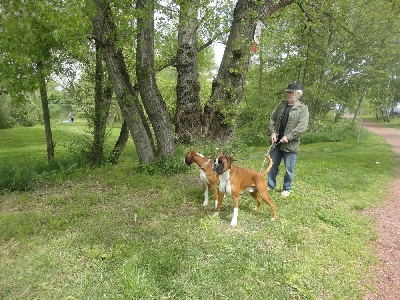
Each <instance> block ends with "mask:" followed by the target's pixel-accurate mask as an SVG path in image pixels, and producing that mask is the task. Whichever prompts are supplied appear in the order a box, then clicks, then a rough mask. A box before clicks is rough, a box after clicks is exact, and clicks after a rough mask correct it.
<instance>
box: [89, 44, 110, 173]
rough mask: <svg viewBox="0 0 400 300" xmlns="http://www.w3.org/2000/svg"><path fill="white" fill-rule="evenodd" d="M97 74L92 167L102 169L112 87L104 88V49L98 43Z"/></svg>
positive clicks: (107, 85)
mask: <svg viewBox="0 0 400 300" xmlns="http://www.w3.org/2000/svg"><path fill="white" fill-rule="evenodd" d="M95 72H96V74H95V96H94V116H93V127H94V128H93V145H92V165H93V167H100V166H101V160H102V157H103V151H104V141H105V133H106V126H107V115H108V112H109V110H110V105H111V98H112V86H111V84H110V83H109V81H107V82H106V84H105V86H104V77H105V76H104V70H103V49H102V48H101V47H100V45H99V43H98V42H96V70H95Z"/></svg>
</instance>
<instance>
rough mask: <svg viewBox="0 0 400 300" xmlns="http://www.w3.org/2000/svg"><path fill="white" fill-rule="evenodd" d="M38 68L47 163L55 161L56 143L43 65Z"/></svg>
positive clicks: (38, 65)
mask: <svg viewBox="0 0 400 300" xmlns="http://www.w3.org/2000/svg"><path fill="white" fill-rule="evenodd" d="M37 68H38V74H39V81H40V82H39V89H40V99H41V101H42V110H43V124H44V131H45V133H46V145H47V161H48V162H51V161H52V160H53V159H54V143H53V135H52V133H51V123H50V110H49V100H48V98H47V88H46V78H45V76H44V74H43V63H42V62H39V63H38V64H37Z"/></svg>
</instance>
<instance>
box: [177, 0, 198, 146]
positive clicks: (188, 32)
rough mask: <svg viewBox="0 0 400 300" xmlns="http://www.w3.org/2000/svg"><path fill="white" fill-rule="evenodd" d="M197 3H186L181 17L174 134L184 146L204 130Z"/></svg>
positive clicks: (182, 7) (196, 0)
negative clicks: (199, 70) (198, 50)
mask: <svg viewBox="0 0 400 300" xmlns="http://www.w3.org/2000/svg"><path fill="white" fill-rule="evenodd" d="M197 4H198V0H190V1H186V2H183V3H182V4H181V6H180V14H179V28H178V43H179V50H178V55H177V64H176V68H177V72H178V81H177V85H176V96H177V103H176V115H175V132H176V134H177V136H178V138H179V141H180V142H183V143H188V142H190V141H192V140H196V139H198V138H199V137H200V136H199V134H200V133H201V131H202V128H201V126H202V111H201V105H200V94H199V93H200V83H199V75H198V69H197V40H196V30H197V26H198V25H197V11H198V9H197Z"/></svg>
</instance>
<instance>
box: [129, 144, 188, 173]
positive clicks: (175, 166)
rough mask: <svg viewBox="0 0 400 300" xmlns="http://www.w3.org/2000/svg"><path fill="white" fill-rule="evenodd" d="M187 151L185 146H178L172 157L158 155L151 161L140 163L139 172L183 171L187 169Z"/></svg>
mask: <svg viewBox="0 0 400 300" xmlns="http://www.w3.org/2000/svg"><path fill="white" fill-rule="evenodd" d="M185 153H186V152H185V151H184V149H183V148H178V149H177V150H176V152H175V154H174V155H173V156H171V157H157V158H156V159H155V160H154V161H153V162H151V163H147V164H139V165H138V167H137V172H139V173H142V174H148V175H154V174H157V175H171V174H177V173H181V172H182V171H184V170H185V169H186V166H185V164H184V163H183V158H184V157H185Z"/></svg>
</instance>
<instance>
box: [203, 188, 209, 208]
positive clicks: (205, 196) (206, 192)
mask: <svg viewBox="0 0 400 300" xmlns="http://www.w3.org/2000/svg"><path fill="white" fill-rule="evenodd" d="M203 190H204V202H203V206H207V205H208V184H206V183H203Z"/></svg>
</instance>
